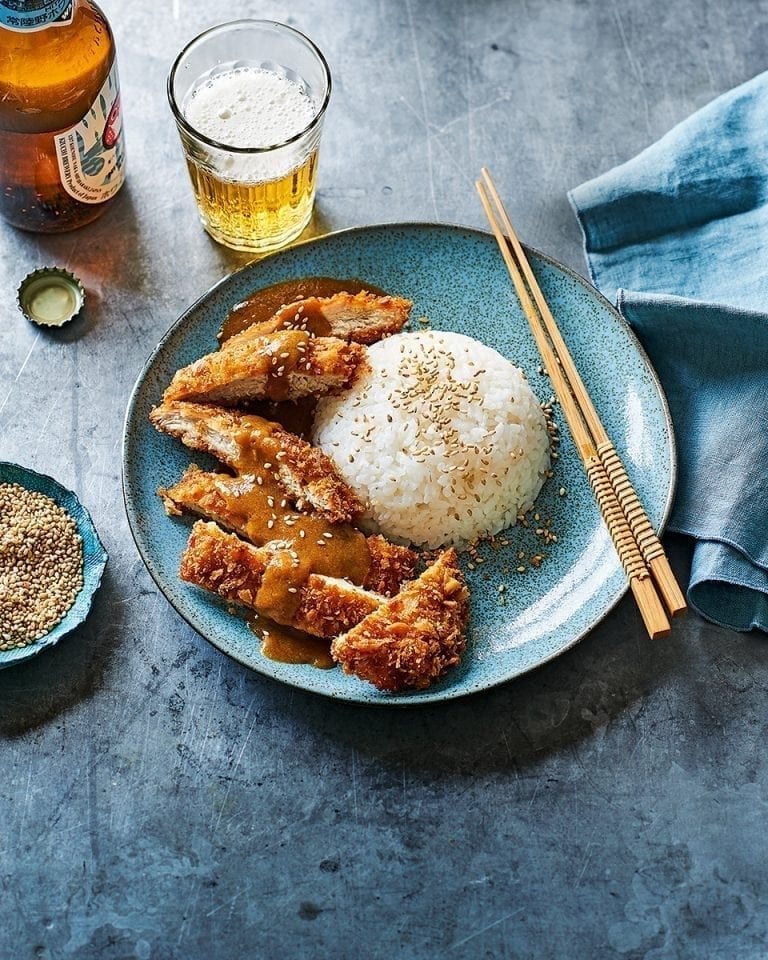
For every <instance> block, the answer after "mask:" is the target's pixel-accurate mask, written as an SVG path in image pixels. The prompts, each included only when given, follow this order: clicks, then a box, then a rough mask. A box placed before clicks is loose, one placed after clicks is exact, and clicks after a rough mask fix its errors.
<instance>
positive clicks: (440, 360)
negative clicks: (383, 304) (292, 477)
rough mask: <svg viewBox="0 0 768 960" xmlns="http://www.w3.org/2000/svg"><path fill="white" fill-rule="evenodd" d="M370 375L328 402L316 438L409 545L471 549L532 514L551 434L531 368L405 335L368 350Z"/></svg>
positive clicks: (388, 528) (461, 339)
mask: <svg viewBox="0 0 768 960" xmlns="http://www.w3.org/2000/svg"><path fill="white" fill-rule="evenodd" d="M368 364H369V369H368V370H367V371H366V372H365V373H364V374H363V375H362V376H360V377H359V378H358V380H357V381H356V382H355V383H354V384H353V386H352V387H351V388H350V389H348V390H347V391H346V392H345V393H343V394H342V395H340V396H335V397H328V398H324V399H322V400H321V401H320V403H319V405H318V409H317V415H316V418H315V424H314V430H313V439H314V442H315V443H316V444H317V445H318V446H319V447H321V448H322V449H323V450H324V451H325V453H326V454H328V456H329V457H331V459H332V460H333V461H334V463H335V465H336V468H337V470H338V471H339V473H340V474H341V475H342V476H343V478H344V479H345V480H346V481H347V483H349V484H350V485H351V486H352V487H353V489H355V490H356V491H357V493H358V494H359V495H360V497H361V498H362V499H364V500H365V501H367V503H368V508H367V511H366V513H365V515H364V517H363V521H362V524H363V526H364V527H366V528H367V529H369V530H372V531H375V532H380V533H383V534H384V535H385V536H387V537H389V538H390V539H392V540H395V541H398V542H401V543H413V544H415V545H417V546H423V547H427V548H428V549H434V548H436V547H439V546H445V545H448V544H452V545H454V546H458V547H462V546H465V545H466V544H468V543H470V542H472V541H473V540H476V539H477V538H479V537H487V536H492V535H493V534H496V533H498V532H499V531H501V530H503V529H504V528H505V527H508V526H511V525H512V524H514V523H515V521H516V518H517V516H518V514H520V513H521V512H525V511H526V510H528V509H529V508H530V507H531V506H532V504H533V502H534V500H535V499H536V497H537V496H538V493H539V491H540V489H541V486H542V484H543V482H544V480H545V478H546V474H547V470H548V469H549V436H548V433H547V426H546V422H545V417H544V413H543V412H542V409H541V406H540V404H539V401H538V400H537V398H536V396H535V394H534V393H533V391H532V390H531V388H530V386H529V385H528V382H527V381H526V379H525V376H524V374H523V372H522V371H521V370H520V369H519V368H518V367H516V366H515V365H514V364H512V363H510V362H509V360H506V359H505V358H504V357H502V356H501V354H499V353H497V352H496V351H495V350H492V349H491V348H490V347H487V346H485V345H484V344H481V343H479V342H478V341H477V340H474V339H472V338H471V337H466V336H463V335H461V334H457V333H442V332H437V331H419V332H414V333H404V334H400V335H399V336H397V337H391V338H388V339H386V340H382V341H380V342H378V343H375V344H373V345H372V346H370V347H369V348H368Z"/></svg>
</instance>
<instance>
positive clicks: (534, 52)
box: [0, 0, 768, 960]
mask: <svg viewBox="0 0 768 960" xmlns="http://www.w3.org/2000/svg"><path fill="white" fill-rule="evenodd" d="M104 6H105V8H106V11H107V13H108V15H109V16H110V18H111V21H112V24H113V26H114V29H115V32H116V35H117V40H118V51H119V63H120V72H121V77H122V86H123V103H124V110H125V124H126V133H127V145H128V183H127V186H126V188H125V189H124V190H123V192H122V195H121V196H120V198H119V201H118V202H117V203H116V205H115V206H114V207H113V209H112V210H111V211H110V213H109V214H108V215H107V216H106V217H105V218H103V219H102V220H101V221H100V222H98V223H97V224H95V225H93V226H92V227H90V228H85V229H83V230H80V231H78V232H75V233H72V234H68V235H65V236H62V237H59V238H53V239H46V238H40V237H36V236H32V235H25V234H22V233H18V232H15V231H14V230H12V229H10V228H7V227H3V228H0V280H1V281H2V282H1V283H0V319H1V321H2V326H0V459H4V460H15V461H19V462H21V463H23V464H25V465H28V466H31V467H33V468H36V469H38V470H41V471H43V472H49V473H53V474H55V475H56V476H57V477H58V478H59V479H60V480H61V481H62V482H63V483H64V484H66V485H67V486H70V487H72V488H74V489H75V490H76V491H77V492H78V494H79V495H80V497H81V498H82V500H83V501H84V503H85V504H86V505H87V507H88V508H89V509H90V511H91V513H92V515H93V518H94V520H95V522H96V524H97V526H98V528H99V530H100V532H101V535H102V538H103V540H104V542H105V544H106V546H107V549H108V550H109V554H110V562H109V566H108V570H107V574H106V577H105V581H104V585H103V587H102V589H101V592H100V594H99V595H98V598H97V600H96V603H95V607H94V610H93V612H92V615H91V616H90V618H89V619H88V621H87V622H86V624H85V625H84V626H83V627H82V628H80V629H79V630H78V631H77V632H76V633H75V634H73V635H72V636H71V637H70V638H68V639H67V640H66V641H64V642H62V643H61V644H60V645H59V646H58V647H57V648H56V649H54V650H52V651H50V652H47V653H45V654H44V655H42V656H40V657H39V658H38V659H37V660H36V661H34V662H30V663H29V664H27V665H23V666H19V667H16V668H14V669H10V670H6V671H4V672H2V673H1V674H0V804H1V805H2V807H1V809H0V883H1V884H2V895H1V896H0V902H2V909H1V910H0V957H1V958H2V960H28V958H29V960H33V958H34V960H48V958H50V960H58V958H77V960H92V958H105V960H124V958H126V960H127V958H134V957H135V958H141V960H149V958H151V960H171V958H173V960H197V958H210V957H215V958H227V960H235V958H241V957H254V958H256V957H258V958H273V957H274V958H294V957H296V958H315V957H329V958H334V960H357V958H371V960H378V958H382V960H383V958H390V957H393V956H399V957H405V958H419V960H421V958H438V957H439V958H442V957H453V956H455V957H462V958H466V957H469V958H480V957H483V958H502V957H503V958H530V960H550V958H551V960H560V958H563V957H569V958H590V960H591V958H604V957H618V958H624V960H636V958H654V960H656V958H727V960H742V958H749V960H751V958H758V957H765V956H766V952H767V951H768V946H766V938H767V937H768V872H767V870H766V864H768V831H767V830H766V827H765V823H766V815H768V805H767V803H766V783H767V781H768V758H767V756H766V750H765V748H764V744H765V732H766V711H765V702H766V697H765V694H766V686H768V665H767V664H766V652H767V649H768V648H766V642H767V641H766V638H765V637H763V636H761V635H757V634H752V635H740V634H735V633H730V632H728V631H725V630H722V629H720V628H717V627H714V626H711V625H710V624H707V623H705V622H703V621H702V620H700V619H698V618H697V617H696V616H695V615H691V616H690V617H689V618H688V620H687V622H685V623H684V624H682V625H681V626H680V627H678V628H677V629H676V631H675V633H674V635H673V637H672V638H671V639H669V640H668V641H664V642H660V643H656V644H654V645H651V644H650V643H649V642H648V641H646V639H645V638H644V636H643V630H642V627H641V624H640V622H639V620H638V617H637V615H636V613H635V610H634V609H633V607H632V605H631V603H630V602H629V601H627V600H625V601H624V602H622V603H621V604H620V606H619V607H618V608H617V609H616V610H615V611H614V612H613V613H612V614H611V615H610V616H609V617H608V618H607V619H606V620H605V621H604V623H602V624H601V625H600V626H599V627H598V628H597V629H596V630H594V631H593V632H592V634H590V635H589V636H588V637H587V638H586V639H584V640H583V641H582V642H581V643H580V644H578V645H577V646H576V647H575V648H574V649H572V650H571V651H570V652H568V653H567V654H565V655H564V656H562V657H560V658H559V659H557V660H555V661H554V662H552V663H550V664H548V665H546V666H545V667H542V668H541V669H539V670H538V671H536V672H534V673H532V674H530V675H528V676H526V677H524V678H522V679H521V680H518V681H516V682H513V683H509V684H507V685H505V686H502V687H500V688H498V689H496V690H494V691H492V692H489V693H486V694H482V695H478V696H475V697H472V698H470V699H467V700H465V701H463V702H456V703H450V704H447V705H445V706H442V707H434V708H425V709H418V710H396V711H388V710H375V711H373V710H370V709H364V708H355V707H352V706H348V705H344V704H340V703H334V702H329V701H326V700H324V699H321V698H319V697H316V696H312V695H309V694H303V693H301V692H297V691H296V690H292V689H288V688H285V687H282V686H280V685H279V684H277V683H274V682H272V681H269V680H267V679H264V678H262V677H261V676H259V675H257V674H254V673H251V672H249V671H247V670H245V669H243V668H242V667H240V666H239V665H238V664H236V663H234V662H232V661H230V660H228V659H227V658H226V657H225V656H223V655H222V654H220V653H218V652H217V651H216V650H215V649H213V648H212V647H211V646H209V645H208V643H206V641H205V640H203V639H201V638H200V637H199V636H197V635H196V634H195V633H194V632H193V631H192V630H191V629H190V628H189V627H187V626H186V625H185V624H184V623H183V622H182V620H181V619H180V618H179V617H178V616H177V615H176V614H175V613H174V612H173V610H172V609H171V608H170V607H169V606H168V604H167V603H166V601H165V600H164V598H163V597H162V596H161V595H160V594H159V593H158V591H157V589H156V588H155V586H154V584H153V583H152V581H151V580H150V578H149V576H148V574H147V573H146V571H145V569H144V566H143V564H142V562H141V560H140V559H139V557H138V555H137V553H136V550H135V548H134V545H133V542H132V540H131V536H130V533H129V530H128V526H127V523H126V519H125V516H124V513H123V506H122V497H121V481H120V449H121V442H122V428H123V415H124V412H125V407H126V402H127V399H128V396H129V393H130V390H131V387H132V385H133V382H134V380H135V378H136V376H137V374H138V373H139V370H140V369H141V367H142V364H143V363H144V360H145V359H146V357H147V355H148V353H149V352H150V350H151V349H152V347H153V346H154V345H155V343H156V342H157V340H158V339H159V337H160V335H161V334H162V332H163V331H164V330H165V328H166V327H167V326H168V325H169V324H170V323H171V322H172V321H173V320H174V319H175V318H176V317H177V316H178V314H179V313H180V312H181V311H182V310H183V309H184V308H185V307H186V306H187V305H188V304H189V303H191V302H192V301H193V300H195V299H196V298H197V297H198V296H200V294H201V293H203V292H204V291H205V290H206V288H207V287H209V286H210V285H211V284H213V283H214V282H215V281H217V280H218V279H220V278H221V277H222V276H224V275H225V274H227V273H228V272H230V271H232V270H233V269H235V268H236V267H237V266H238V265H240V264H241V263H243V262H244V260H245V258H241V257H239V256H238V255H235V254H232V253H228V252H227V251H225V250H223V249H221V248H219V247H217V246H216V245H215V244H214V243H213V242H212V241H210V240H209V239H208V238H207V237H206V235H205V234H204V233H203V232H202V230H201V229H200V227H199V225H198V223H197V220H196V216H195V210H194V206H193V201H192V197H191V193H190V189H189V186H188V183H187V180H186V174H185V172H184V169H183V165H182V158H181V153H180V148H179V144H178V142H177V138H176V132H175V129H174V126H173V124H172V121H171V118H170V114H169V111H168V108H167V104H166V100H165V89H164V86H165V75H166V72H167V70H168V67H169V65H170V63H171V61H172V59H173V57H174V55H175V54H176V52H177V51H178V50H179V49H180V47H181V46H182V45H183V44H184V43H185V42H186V41H187V40H188V39H190V38H191V37H192V36H193V35H194V34H195V33H197V32H199V31H200V30H202V29H203V28H205V27H208V26H210V25H212V24H214V23H216V22H220V21H223V20H228V19H233V18H235V17H237V16H247V15H256V16H264V17H270V18H274V19H278V20H283V21H286V22H288V23H291V24H294V25H296V26H298V27H299V28H301V29H303V30H305V31H306V32H307V33H309V34H310V35H311V36H312V37H313V38H314V39H316V40H317V42H318V44H319V45H320V46H321V47H322V49H323V50H324V51H325V52H326V54H327V56H328V59H329V61H330V64H331V67H332V70H333V75H334V81H335V90H334V95H333V100H332V104H331V107H330V110H329V114H328V118H327V126H326V135H325V139H324V149H323V154H322V161H321V169H320V186H319V196H318V205H317V216H316V219H315V222H314V224H313V227H312V228H311V229H312V230H314V231H315V232H318V233H320V232H325V231H328V230H333V229H336V228H339V227H346V226H349V225H353V224H363V223H372V222H377V221H383V220H389V221H395V220H411V219H425V220H445V221H452V222H458V223H466V224H470V225H477V226H479V225H482V213H481V210H480V207H479V205H478V203H477V199H476V196H475V194H474V191H473V188H472V181H473V178H474V177H475V175H476V173H477V171H478V169H479V167H480V166H481V165H482V164H484V163H487V164H488V165H490V166H491V167H492V168H493V170H494V172H495V174H496V176H497V179H498V180H499V181H500V185H501V186H502V188H503V192H504V193H505V195H506V196H508V197H509V198H510V206H511V211H512V213H513V215H514V218H515V220H516V222H517V224H518V226H519V229H520V232H521V234H522V235H523V237H524V238H525V239H526V240H527V241H529V242H530V243H532V244H534V245H535V246H537V247H540V248H541V249H543V250H546V251H547V252H549V253H551V254H552V255H553V256H555V257H558V258H560V259H561V260H563V261H565V262H566V263H567V264H569V265H571V266H574V267H576V269H578V270H581V271H583V270H584V264H583V261H582V257H581V251H580V243H579V236H578V231H577V228H576V224H575V221H574V219H573V215H572V213H571V211H570V209H569V206H568V203H567V201H566V196H565V194H566V190H567V189H568V188H569V187H571V186H574V185H575V184H577V183H579V182H581V181H582V180H584V179H586V178H588V177H590V176H593V175H595V174H597V173H599V172H601V171H603V170H605V169H607V168H608V167H610V166H612V165H614V164H616V163H617V162H619V161H622V160H624V159H626V158H628V157H630V156H632V155H634V154H635V153H636V152H637V151H639V150H640V149H641V148H643V147H644V146H646V145H647V144H648V143H650V142H651V141H653V140H654V139H656V138H657V137H658V136H660V135H661V134H662V133H664V132H665V131H666V130H667V129H668V128H669V127H670V126H672V125H673V124H674V123H676V122H677V121H679V120H681V119H683V118H684V117H685V116H687V115H688V114H689V113H691V112H692V111H693V110H695V109H696V108H697V107H700V106H702V105H703V104H705V103H706V102H707V101H708V100H710V99H711V98H712V97H714V96H715V95H717V94H719V93H721V92H723V91H725V90H727V89H728V88H729V87H732V86H733V85H735V84H737V83H740V82H741V81H743V80H745V79H747V78H749V77H751V76H753V75H754V74H755V73H757V72H759V71H760V70H762V69H764V68H765V66H766V59H767V57H766V55H767V54H768V3H766V2H765V0H681V2H677V3H668V2H663V0H647V2H646V0H635V2H632V0H474V2H473V0H464V2H461V0H442V2H441V0H389V2H384V0H354V2H353V0H293V2H292V3H290V4H289V3H286V2H283V0H266V2H264V3H262V4H259V5H253V4H249V3H246V2H245V0H228V2H224V0H211V2H208V3H204V4H203V3H192V2H191V0H166V2H164V3H162V4H156V3H152V2H150V0H134V2H131V3H121V2H118V0H105V3H104ZM52 262H55V263H58V264H62V265H64V266H66V267H69V268H70V269H72V270H74V271H76V272H77V273H78V274H79V275H80V276H81V277H82V279H83V281H84V282H85V285H86V286H87V289H88V308H87V312H86V314H85V316H84V317H83V318H82V319H80V320H78V321H77V322H76V323H75V324H74V325H73V326H72V327H71V328H69V329H68V330H67V331H66V332H63V333H61V334H60V335H58V336H51V335H47V334H45V333H41V332H39V331H38V330H36V329H35V328H34V327H32V326H31V325H29V324H27V323H26V322H25V321H24V319H23V318H22V317H21V316H20V315H19V314H18V313H17V312H16V308H15V305H14V291H15V288H16V285H17V283H18V281H19V280H20V278H21V277H22V276H23V275H24V274H25V273H26V272H27V271H28V270H30V269H32V268H33V267H35V266H38V265H41V264H46V263H52ZM669 547H670V550H671V553H672V556H673V560H674V563H675V566H676V569H677V570H678V571H679V572H680V574H681V575H682V576H686V575H687V565H688V560H689V552H688V548H687V546H686V544H685V543H684V542H683V541H673V542H671V543H669Z"/></svg>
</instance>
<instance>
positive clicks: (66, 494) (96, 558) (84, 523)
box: [0, 462, 107, 669]
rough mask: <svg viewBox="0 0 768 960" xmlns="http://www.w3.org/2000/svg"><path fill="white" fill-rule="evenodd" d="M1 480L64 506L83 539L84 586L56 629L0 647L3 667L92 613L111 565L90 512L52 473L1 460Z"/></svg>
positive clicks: (49, 642) (40, 647)
mask: <svg viewBox="0 0 768 960" xmlns="http://www.w3.org/2000/svg"><path fill="white" fill-rule="evenodd" d="M0 483H17V484H18V485H19V486H20V487H25V488H26V489H27V490H34V491H36V492H37V493H43V494H45V496H46V497H50V498H51V500H53V501H54V503H57V504H58V505H59V506H60V507H63V508H64V509H65V510H66V511H67V513H68V514H69V515H70V516H71V517H72V519H73V520H74V521H75V523H76V524H77V532H78V533H79V534H80V536H81V537H82V540H83V587H82V589H81V590H80V593H78V595H77V597H76V598H75V602H74V603H73V604H72V606H71V607H70V608H69V610H68V611H67V613H66V614H65V616H64V618H63V620H60V621H59V623H57V624H56V626H55V627H53V629H51V630H49V631H48V633H46V635H45V636H44V637H41V638H40V639H39V640H36V641H35V642H34V643H30V644H28V645H27V646H26V647H16V648H15V649H13V650H0V669H2V668H3V667H12V666H14V665H15V664H17V663H21V662H22V661H23V660H29V658H30V657H34V656H36V655H37V654H38V653H40V652H41V651H42V650H47V649H48V647H52V646H53V645H54V644H55V643H58V642H59V640H61V638H62V637H64V636H66V635H67V634H68V633H69V632H70V631H72V630H74V629H75V627H78V626H80V624H81V623H82V622H83V621H84V620H85V618H86V617H87V616H88V612H89V610H90V609H91V604H92V602H93V598H94V595H95V594H96V591H97V590H98V589H99V586H100V585H101V577H102V574H103V573H104V567H106V565H107V551H106V550H105V549H104V547H103V546H102V543H101V540H99V535H98V534H97V533H96V528H95V527H94V525H93V521H92V520H91V517H90V514H89V513H88V511H87V510H86V509H85V507H84V506H83V505H82V503H80V501H79V500H78V499H77V497H76V496H75V494H74V493H72V491H71V490H67V488H66V487H62V485H61V484H60V483H59V482H58V481H57V480H54V479H53V477H48V476H46V475H45V474H44V473H36V472H35V471H34V470H29V469H27V467H21V466H19V464H17V463H6V462H0Z"/></svg>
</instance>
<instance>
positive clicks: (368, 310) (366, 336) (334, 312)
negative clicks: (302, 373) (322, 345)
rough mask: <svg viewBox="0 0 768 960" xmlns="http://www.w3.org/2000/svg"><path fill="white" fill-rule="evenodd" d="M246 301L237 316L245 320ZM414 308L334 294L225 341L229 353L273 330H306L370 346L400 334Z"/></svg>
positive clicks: (393, 300) (301, 303)
mask: <svg viewBox="0 0 768 960" xmlns="http://www.w3.org/2000/svg"><path fill="white" fill-rule="evenodd" d="M247 306H248V305H247V301H246V303H245V304H244V305H243V306H242V307H241V308H240V310H239V313H240V316H241V317H242V318H243V320H245V319H246V318H247ZM412 306H413V304H412V303H411V301H410V300H405V299H404V298H403V297H391V296H389V295H385V296H378V295H377V294H373V293H368V292H367V291H365V290H362V291H361V292H360V293H356V294H352V293H346V292H344V293H335V294H334V295H333V296H331V297H306V298H305V299H303V300H296V301H294V302H293V303H289V304H287V305H286V306H284V307H281V308H280V309H279V310H278V311H277V313H275V315H274V316H273V317H271V318H270V319H269V320H264V321H262V322H256V323H253V324H251V325H250V326H248V327H245V329H243V330H242V331H241V332H240V333H236V334H235V335H234V336H233V337H230V338H229V339H228V340H226V341H225V343H224V345H223V349H229V348H230V347H232V346H237V345H238V344H239V343H244V342H246V341H248V340H252V339H253V338H254V337H257V336H260V335H262V334H266V333H273V332H274V331H276V330H302V329H307V328H308V327H309V328H311V329H312V330H313V332H315V333H317V334H319V335H322V336H331V337H338V338H339V339H340V340H353V341H355V343H363V344H371V343H375V342H376V341H377V340H381V339H382V338H384V337H388V336H391V335H392V334H393V333H399V332H400V330H402V329H403V327H404V326H405V324H406V323H407V321H408V316H409V314H410V312H411V307H412Z"/></svg>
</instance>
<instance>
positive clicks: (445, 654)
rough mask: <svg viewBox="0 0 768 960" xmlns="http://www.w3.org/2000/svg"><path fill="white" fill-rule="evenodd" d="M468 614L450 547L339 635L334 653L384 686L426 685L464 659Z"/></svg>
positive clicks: (392, 688) (419, 687)
mask: <svg viewBox="0 0 768 960" xmlns="http://www.w3.org/2000/svg"><path fill="white" fill-rule="evenodd" d="M468 615H469V591H468V590H467V587H466V585H465V583H464V577H463V574H462V572H461V569H460V568H459V564H458V559H457V556H456V551H455V550H454V549H450V550H446V551H444V552H443V553H441V554H440V556H439V557H438V558H437V560H436V561H435V562H434V563H433V564H432V566H430V567H428V568H427V569H426V570H425V571H424V573H422V575H421V576H420V577H419V578H418V580H414V581H413V582H412V583H408V584H406V585H405V586H404V587H403V588H402V590H401V591H400V593H398V594H397V595H396V596H394V597H392V598H391V599H390V600H387V601H386V603H382V604H380V605H379V606H378V607H377V608H376V609H375V610H374V611H373V612H372V613H369V614H368V616H367V617H366V618H365V619H364V620H361V621H360V623H358V624H357V626H355V627H352V629H351V630H349V631H348V632H347V633H345V634H342V635H341V636H339V637H337V638H336V639H335V640H334V641H333V643H332V644H331V656H332V657H333V659H334V660H336V661H337V662H338V663H340V664H341V665H342V667H343V668H344V671H345V672H346V673H352V674H355V676H358V677H361V678H362V679H363V680H368V681H369V682H370V683H372V684H374V686H376V687H378V688H379V689H380V690H388V691H390V692H393V693H394V692H397V691H400V690H407V689H415V690H422V689H424V688H425V687H428V686H429V685H430V684H431V683H433V682H434V681H435V680H437V679H438V678H439V677H440V676H442V674H443V673H445V671H446V670H447V669H448V668H449V667H452V666H455V665H456V664H457V663H458V662H459V660H460V659H461V654H462V653H463V652H464V647H465V639H464V631H465V629H466V625H467V618H468Z"/></svg>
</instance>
